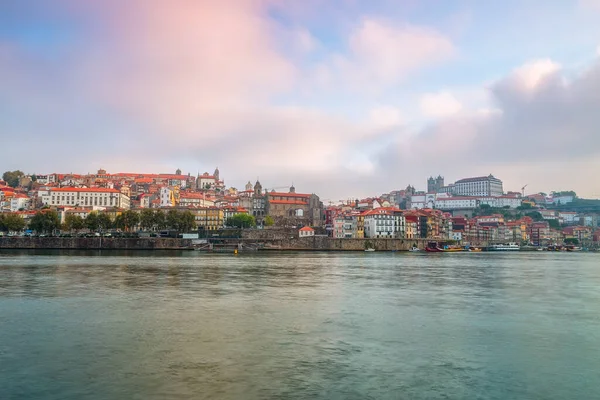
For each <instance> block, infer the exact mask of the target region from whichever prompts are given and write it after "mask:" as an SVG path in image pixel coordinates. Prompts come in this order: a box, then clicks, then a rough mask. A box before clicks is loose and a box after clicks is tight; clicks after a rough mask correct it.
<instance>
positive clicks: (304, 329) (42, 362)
mask: <svg viewBox="0 0 600 400" xmlns="http://www.w3.org/2000/svg"><path fill="white" fill-rule="evenodd" d="M597 398H600V254H592V253H546V252H544V253H511V254H508V253H506V254H503V253H464V254H411V253H378V252H375V253H268V254H264V253H256V254H239V255H237V256H235V255H232V254H214V255H208V254H200V253H199V252H131V253H117V252H103V253H97V252H19V251H2V252H0V399H3V400H12V399H15V400H27V399H49V400H53V399H56V400H59V399H60V400H70V399H77V400H81V399H92V400H96V399H98V400H100V399H144V400H148V399H597Z"/></svg>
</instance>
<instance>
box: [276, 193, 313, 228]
mask: <svg viewBox="0 0 600 400" xmlns="http://www.w3.org/2000/svg"><path fill="white" fill-rule="evenodd" d="M266 206H267V210H266V211H267V215H270V216H271V217H272V218H273V219H274V220H275V221H276V223H278V224H282V225H286V224H287V223H289V224H291V225H299V224H303V225H309V226H315V227H318V226H322V223H323V220H322V216H323V203H321V201H320V200H319V196H317V195H316V194H314V193H313V194H304V193H296V188H295V187H294V186H291V187H290V190H289V192H287V193H285V192H275V191H274V190H272V191H271V192H267V193H266Z"/></svg>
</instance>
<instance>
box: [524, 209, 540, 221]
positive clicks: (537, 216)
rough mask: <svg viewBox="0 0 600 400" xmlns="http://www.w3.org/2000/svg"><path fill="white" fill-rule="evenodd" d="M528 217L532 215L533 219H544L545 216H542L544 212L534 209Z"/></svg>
mask: <svg viewBox="0 0 600 400" xmlns="http://www.w3.org/2000/svg"><path fill="white" fill-rule="evenodd" d="M526 215H527V216H528V217H530V218H531V219H533V220H534V221H543V220H544V217H542V214H540V212H539V211H532V212H530V213H527V214H526Z"/></svg>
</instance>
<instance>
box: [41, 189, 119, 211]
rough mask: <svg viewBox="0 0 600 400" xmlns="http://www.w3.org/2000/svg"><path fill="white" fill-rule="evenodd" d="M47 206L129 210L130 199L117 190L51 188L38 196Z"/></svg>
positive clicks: (42, 191)
mask: <svg viewBox="0 0 600 400" xmlns="http://www.w3.org/2000/svg"><path fill="white" fill-rule="evenodd" d="M38 196H39V198H40V199H41V202H42V204H43V205H45V206H71V207H98V208H109V207H110V208H112V207H116V208H121V209H129V207H130V202H129V197H127V196H125V195H124V194H123V193H121V192H119V191H118V190H116V189H105V188H74V187H64V188H51V189H48V190H40V192H39V194H38Z"/></svg>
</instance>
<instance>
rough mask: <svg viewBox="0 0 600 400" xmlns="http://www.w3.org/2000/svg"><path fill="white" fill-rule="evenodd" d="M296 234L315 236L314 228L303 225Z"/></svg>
mask: <svg viewBox="0 0 600 400" xmlns="http://www.w3.org/2000/svg"><path fill="white" fill-rule="evenodd" d="M298 236H300V237H311V236H315V230H314V229H312V228H309V227H307V226H305V227H304V228H302V229H300V230H299V231H298Z"/></svg>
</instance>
